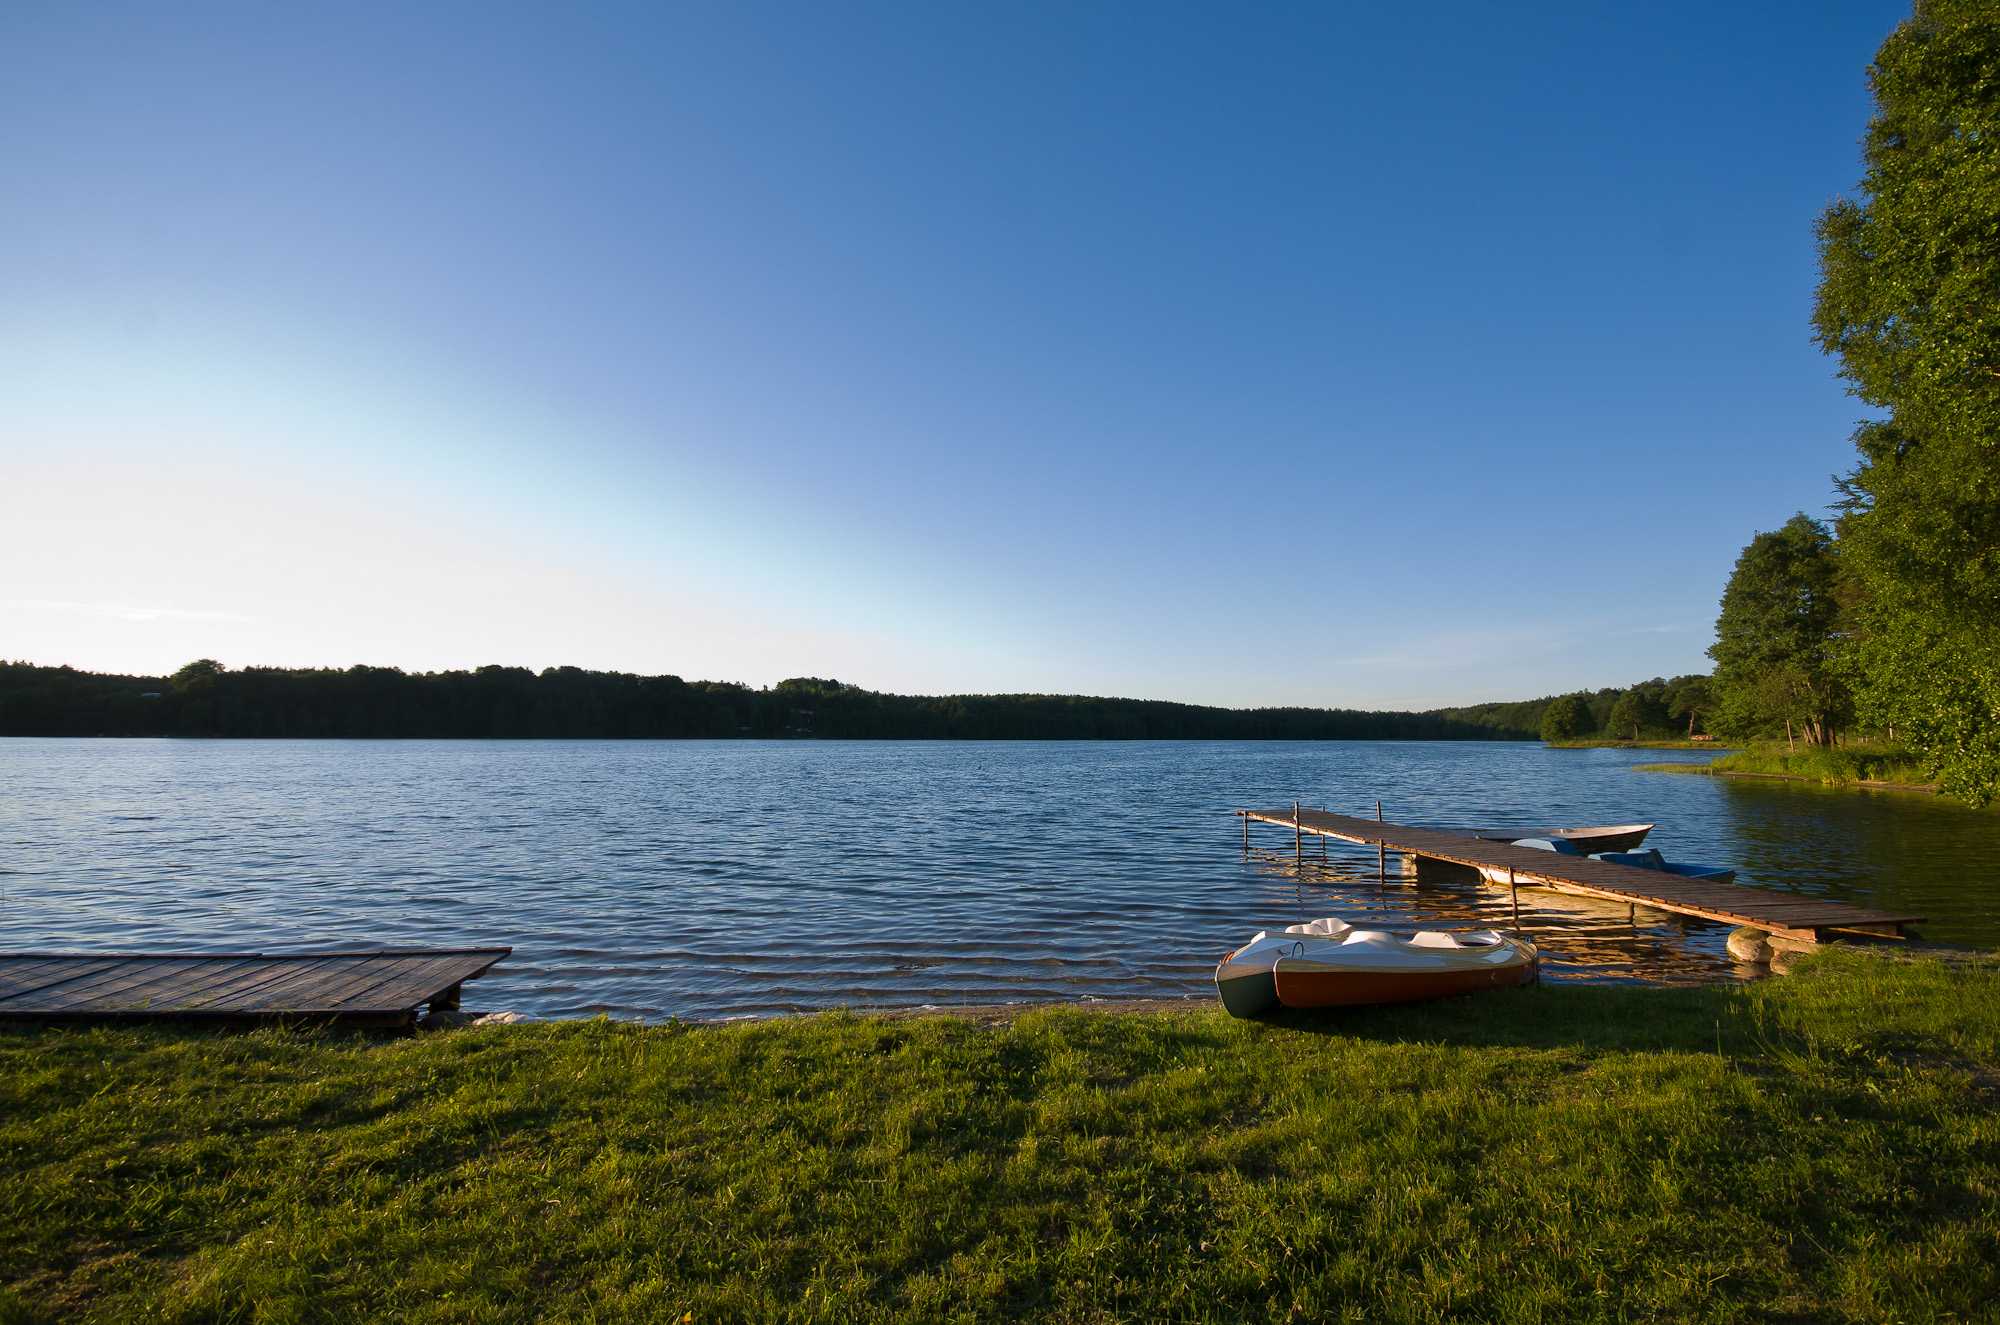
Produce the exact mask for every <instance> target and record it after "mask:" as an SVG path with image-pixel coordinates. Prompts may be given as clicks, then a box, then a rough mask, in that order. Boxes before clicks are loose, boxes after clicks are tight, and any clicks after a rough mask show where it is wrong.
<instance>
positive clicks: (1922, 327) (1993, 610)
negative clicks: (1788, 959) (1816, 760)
mask: <svg viewBox="0 0 2000 1325" xmlns="http://www.w3.org/2000/svg"><path fill="white" fill-rule="evenodd" d="M1869 80H1870V83H1871V86H1872V87H1873V89H1874V93H1875V104H1876V113H1875V117H1874V119H1873V120H1872V121H1871V122H1870V124H1869V126H1868V134H1867V138H1866V142H1865V162H1866V174H1865V176H1864V178H1863V180H1862V183H1861V189H1860V196H1859V197H1858V198H1855V199H1851V200H1844V201H1841V202H1837V203H1835V204H1834V205H1833V206H1831V207H1829V208H1828V209H1827V210H1826V212H1825V214H1824V215H1823V216H1822V217H1821V218H1820V222H1819V244H1820V263H1821V283H1820V287H1819V293H1818V298H1817V301H1816V303H1815V307H1814V328H1815V331H1816V333H1817V337H1818V339H1819V342H1820V344H1821V345H1822V346H1823V347H1824V348H1825V349H1826V350H1827V351H1828V352H1829V353H1832V354H1836V355H1838V356H1839V358H1840V365H1841V367H1840V371H1841V374H1842V376H1844V377H1845V378H1847V380H1848V382H1849V384H1850V387H1851V390H1852V391H1853V393H1854V394H1855V395H1856V396H1858V397H1860V398H1861V399H1862V400H1864V401H1866V402H1867V403H1868V404H1870V405H1872V406H1875V407H1876V408H1877V409H1878V410H1880V411H1882V412H1883V413H1882V415H1881V416H1879V417H1877V418H1874V419H1871V420H1869V421H1868V422H1865V423H1863V424H1862V425H1861V426H1860V428H1859V429H1858V430H1857V432H1856V433H1855V437H1854V441H1855V446H1856V448H1857V449H1858V451H1859V453H1860V457H1859V463H1858V464H1857V466H1856V468H1855V469H1854V471H1853V472H1852V473H1851V474H1849V475H1848V476H1847V478H1846V479H1845V480H1844V482H1843V488H1844V490H1845V494H1846V514H1845V515H1844V516H1843V518H1842V520H1841V527H1840V534H1841V537H1840V542H1841V550H1842V557H1843V560H1844V562H1845V563H1846V565H1847V566H1848V567H1849V569H1850V570H1851V573H1852V575H1853V576H1854V579H1855V582H1856V586H1857V591H1858V594H1857V597H1858V602H1857V607H1856V612H1855V623H1854V624H1855V626H1856V629H1855V631H1854V637H1853V640H1852V643H1851V646H1850V648H1849V654H1848V656H1849V661H1850V665H1851V666H1850V670H1851V673H1852V675H1853V677H1854V680H1855V687H1856V692H1857V700H1858V705H1859V710H1860V716H1861V717H1862V718H1863V720H1865V721H1868V722H1870V723H1871V724H1872V725H1876V726H1881V727H1888V728H1893V729H1895V730H1896V732H1897V734H1898V735H1899V736H1901V737H1902V738H1903V739H1905V740H1906V741H1908V742H1910V743H1911V745H1912V746H1913V747H1914V748H1915V749H1916V750H1917V751H1918V753H1919V754H1920V755H1921V756H1922V757H1923V758H1924V759H1925V760H1926V762H1927V763H1928V764H1929V766H1930V767H1931V769H1932V771H1933V772H1934V773H1936V774H1937V775H1938V776H1939V777H1940V779H1941V781H1942V782H1943V784H1944V786H1945V788H1946V789H1947V790H1949V791H1954V792H1956V793H1958V794H1960V795H1963V796H1966V797H1968V798H1970V799H1973V800H1977V801H1986V800H1990V799H1992V798H1993V797H1994V796H1996V795H2000V8H1996V6H1995V5H1994V4H1993V3H1992V0H1918V4H1917V7H1916V11H1915V13H1914V14H1913V16H1912V17H1911V18H1910V19H1909V21H1907V22H1905V23H1904V24H1903V25H1902V26H1900V27H1899V28H1897V29H1896V31H1895V32H1894V33H1893V34H1891V35H1890V37H1889V39H1888V40H1887V41H1885V42H1884V43H1883V45H1882V48H1881V50H1880V51H1879V52H1878V53H1877V55H1876V58H1875V63H1874V65H1873V66H1872V67H1871V68H1870V70H1869Z"/></svg>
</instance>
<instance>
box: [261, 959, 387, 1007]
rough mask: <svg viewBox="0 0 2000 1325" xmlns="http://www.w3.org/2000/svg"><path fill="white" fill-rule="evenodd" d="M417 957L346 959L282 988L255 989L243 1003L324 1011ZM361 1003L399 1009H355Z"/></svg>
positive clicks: (371, 985) (373, 985) (384, 977)
mask: <svg viewBox="0 0 2000 1325" xmlns="http://www.w3.org/2000/svg"><path fill="white" fill-rule="evenodd" d="M418 960H420V959H419V958H415V957H382V958H371V959H365V960H353V961H349V962H347V963H346V964H344V965H342V966H339V967H332V968H327V969H325V970H321V971H318V972H314V973H312V974H311V975H310V976H309V977H308V978H307V979H305V980H303V981H300V982H298V983H295V984H292V985H289V986H286V987H283V988H279V989H263V990H258V991H256V992H255V993H254V994H252V995H250V996H249V1002H248V1004H246V1006H251V1005H254V1006H255V1007H256V1008H258V1009H259V1010H264V1011H288V1012H299V1011H313V1012H321V1011H326V1010H328V1009H330V1008H332V1007H333V1006H334V1005H335V1003H336V1002H337V1001H338V1000H339V999H341V998H342V997H344V996H345V995H348V994H351V993H354V992H357V991H361V990H367V989H372V988H374V987H375V986H376V985H379V984H381V983H382V982H383V981H384V980H385V979H388V978H389V977H390V976H391V975H393V973H394V972H396V971H399V970H403V969H405V968H407V967H408V966H409V965H410V964H411V963H413V962H416V961H418ZM364 1006H365V1007H366V1008H374V1009H377V1010H381V1011H398V1010H400V1009H397V1008H394V1007H389V1006H386V1005H381V1006H378V1005H377V1004H374V1003H369V1004H366V1005H357V1008H356V1010H357V1011H360V1010H362V1009H363V1007H364Z"/></svg>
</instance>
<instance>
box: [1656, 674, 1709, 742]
mask: <svg viewBox="0 0 2000 1325" xmlns="http://www.w3.org/2000/svg"><path fill="white" fill-rule="evenodd" d="M1713 703H1714V701H1713V700H1712V698H1711V697H1710V694H1709V686H1708V678H1707V677H1705V676H1678V677H1675V678H1674V679H1673V681H1672V682H1671V683H1670V684H1669V685H1668V686H1667V716H1668V717H1670V718H1686V719H1687V724H1688V729H1687V734H1688V737H1689V738H1690V739H1692V738H1693V737H1694V727H1695V723H1697V722H1698V721H1700V720H1701V719H1702V718H1705V717H1707V716H1708V713H1709V711H1710V709H1711V708H1712V707H1713Z"/></svg>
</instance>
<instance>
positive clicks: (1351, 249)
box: [0, 0, 1908, 707]
mask: <svg viewBox="0 0 2000 1325" xmlns="http://www.w3.org/2000/svg"><path fill="white" fill-rule="evenodd" d="M1907 12H1908V6H1907V4H1906V3H1872V2H1871V3H1836V2H1833V0H1819V2H1815V3H1797V4H1783V3H1769V4H1755V5H1745V4H1742V3H1740V2H1738V3H1726V4H1725V3H1677V4H1672V5H1665V4H1662V5H1646V6H1636V5H1613V4H1603V3H1595V2H1593V3H1572V4H1563V3H1551V4H1536V5H1518V4H1501V3H1478V4H1474V3H1432V4H1427V5H1420V6H1395V5H1380V4H1347V3H1339V4H1336V3H1330V2H1329V3H1322V4H1291V5H1274V6H1243V5H1223V4H1212V5H1207V6H1168V5H1137V4H1122V3H1121V4H1069V3H1064V4H1048V5H1039V6H1037V5H1016V4H987V5H972V4H965V3H911V4H907V5H895V6H890V5H873V4H848V3H838V4H817V3H814V4H806V3H799V4H792V5H774V4H736V3H729V4H700V5H679V6H669V5H662V4H653V3H646V4H634V5H632V6H629V7H614V6H568V5H504V4H502V5H496V4H491V3H483V4H477V5H473V4H467V5H460V6H453V5H446V4H439V3H425V4H421V5H407V4H389V5H379V6H378V5H363V4H353V3H341V4H323V5H317V6H304V5H269V4H262V3H260V4H246V5H242V6H240V7H238V6H219V5H208V4H192V5H172V6H169V5H158V4H146V5H137V6H131V7H123V6H112V5H101V4H79V3H67V2H64V3H51V4H35V3H26V2H25V0H20V2H17V3H12V4H8V5H6V6H4V7H0V460H4V468H0V657H11V658H19V659H28V660H32V661H36V662H48V663H57V662H67V663H72V664H75V665H77V666H81V667H89V668H94V669H106V670H118V671H142V672H159V671H170V670H172V669H173V668H175V667H177V666H178V665H180V664H181V663H183V662H186V661H187V660H189V659H191V658H194V657H199V656H213V657H216V658H219V659H221V660H222V661H224V662H225V663H228V664H230V665H232V666H244V665H252V664H280V665H342V666H344V665H347V664H350V663H356V662H368V663H376V664H384V665H397V666H403V667H407V668H412V669H431V668H440V667H456V666H476V665H479V664H482V663H488V662H502V663H510V664H522V665H527V666H532V667H538V668H539V667H542V666H548V665H552V664H558V663H572V664H576V665H579V666H585V667H601V668H615V669H620V670H628V671H640V672H673V673H678V674H680V675H682V676H685V677H688V678H691V679H692V678H719V679H736V680H744V681H749V682H752V683H757V684H763V683H768V682H771V681H775V680H778V679H781V678H783V677H787V676H797V675H816V676H834V677H838V678H840V679H842V680H845V681H851V682H855V683H858V684H862V685H866V686H870V687H873V688H877V689H887V690H897V691H906V692H922V693H935V692H946V691H1015V690H1035V691H1061V692H1085V693H1096V694H1121V695H1139V696H1146V697H1153V698H1166V699H1183V700H1193V701H1204V702H1214V703H1223V704H1231V705H1242V704H1263V703H1304V704H1314V705H1343V706H1346V705H1351V706H1364V707H1373V706H1429V705H1433V704H1444V703H1456V702H1470V701H1476V700H1482V699H1497V698H1521V697H1529V696H1534V695H1540V694H1546V693H1551V692H1555V691H1561V690H1565V689H1571V688H1575V687H1579V686H1590V687H1596V686H1601V685H1614V684H1622V683H1627V682H1630V681H1635V680H1639V679H1642V678H1644V677H1649V676H1653V675H1662V674H1664V675H1672V674H1675V673H1678V672H1685V671H1701V670H1706V668H1707V663H1706V660H1705V659H1704V657H1703V653H1702V651H1703V649H1704V648H1705V647H1706V646H1707V645H1708V643H1709V641H1710V639H1711V631H1712V626H1713V622H1714V617H1715V608H1716V601H1717V598H1718V597H1719V595H1720V593H1721V590H1722V585H1723V581H1724V579H1725V578H1726V577H1727V574H1728V571H1729V567H1730V565H1731V564H1732V562H1733V561H1734V559H1735V556H1736V554H1737V552H1738V551H1739V550H1740V549H1741V548H1742V546H1743V544H1744V543H1745V542H1747V541H1748V540H1749V538H1750V536H1751V535H1752V533H1754V532H1755V531H1757V530H1761V529H1771V528H1775V527H1776V526H1777V525H1779V524H1780V523H1782V522H1783V521H1784V520H1785V519H1786V518H1787V517H1788V516H1790V515H1791V514H1792V513H1793V512H1794V511H1796V510H1800V509H1804V510H1806V511H1808V512H1810V513H1815V514H1819V513H1823V511H1824V508H1825V506H1826V504H1827V502H1828V501H1829V499H1830V497H1831V493H1832V481H1831V476H1832V475H1833V474H1834V473H1836V472H1837V471H1841V470H1844V469H1846V468H1847V467H1848V466H1849V464H1850V457H1851V451H1850V448H1849V445H1848V442H1847V435H1848V433H1849V431H1850V429H1851V427H1852V424H1853V421H1854V420H1855V419H1856V418H1857V417H1858V415H1859V413H1860V410H1861V407H1860V406H1859V404H1858V402H1855V401H1853V400H1852V399H1850V398H1849V397H1847V396H1846V394H1845V393H1844V391H1843V389H1842V386H1841V384H1840V383H1839V382H1838V381H1837V379H1835V377H1834V376H1833V372H1832V364H1831V363H1830V361H1828V360H1826V359H1825V358H1824V357H1822V356H1821V355H1820V354H1819V352H1818V350H1817V349H1816V348H1815V347H1814V346H1813V345H1812V344H1811V342H1810V339H1809V336H1808V325H1807V317H1808V313H1809V309H1810V303H1811V297H1812V290H1813V286H1814V283H1815V280H1816V266H1815V254H1814V249H1813V241H1812V224H1813V220H1814V217H1815V216H1816V215H1817V214H1818V212H1819V210H1820V209H1821V208H1823V207H1824V206H1825V205H1826V203H1827V202H1828V201H1830V200H1831V199H1832V198H1834V197H1835V196H1836V195H1838V194H1840V193H1842V192H1845V191H1848V190H1851V189H1852V187H1853V186H1854V184H1855V182H1856V180H1857V179H1858V177H1859V174H1860V161H1859V147H1858V142H1859V139H1860V136H1861V133H1862V131H1863V127H1864V124H1865V121H1866V118H1867V115H1868V110H1869V101H1868V96H1867V87H1866V80H1865V69H1866V66H1867V63H1868V61H1869V59H1870V58H1871V56H1872V55H1873V53H1874V50H1875V48H1876V46H1877V45H1878V44H1879V43H1880V41H1881V39H1882V38H1883V37H1884V36H1885V35H1886V34H1887V33H1888V31H1889V30H1890V28H1892V27H1893V26H1894V25H1895V23H1896V22H1897V21H1899V20H1900V19H1901V18H1902V17H1903V16H1905V15H1906V14H1907Z"/></svg>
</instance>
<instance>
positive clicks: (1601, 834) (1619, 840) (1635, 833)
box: [1470, 824, 1656, 856]
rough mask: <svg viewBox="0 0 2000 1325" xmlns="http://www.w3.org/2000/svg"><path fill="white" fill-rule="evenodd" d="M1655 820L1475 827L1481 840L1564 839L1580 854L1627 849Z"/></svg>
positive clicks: (1474, 831)
mask: <svg viewBox="0 0 2000 1325" xmlns="http://www.w3.org/2000/svg"><path fill="white" fill-rule="evenodd" d="M1655 827H1656V825H1654V824H1603V825H1599V826H1597V827H1584V828H1474V829H1472V830H1470V832H1471V835H1472V836H1473V837H1476V838H1478V839H1479V840H1480V841H1482V842H1523V841H1526V840H1528V839H1530V838H1536V839H1540V840H1543V841H1556V842H1567V843H1569V844H1570V845H1571V846H1573V847H1575V848H1576V849H1577V850H1578V851H1579V852H1581V853H1582V854H1583V855H1586V856H1587V855H1590V854H1592V853H1593V852H1598V851H1630V850H1632V849H1633V848H1635V847H1637V846H1638V845H1639V844H1640V843H1641V842H1643V841H1645V840H1646V834H1648V833H1650V832H1652V831H1653V829H1654V828H1655Z"/></svg>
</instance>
